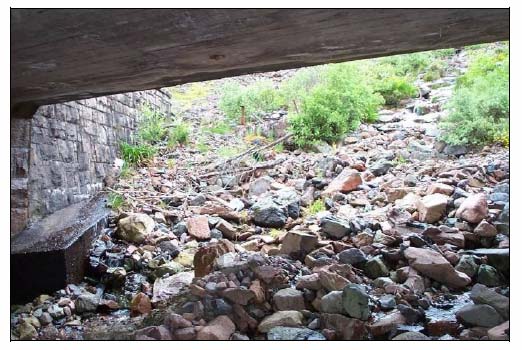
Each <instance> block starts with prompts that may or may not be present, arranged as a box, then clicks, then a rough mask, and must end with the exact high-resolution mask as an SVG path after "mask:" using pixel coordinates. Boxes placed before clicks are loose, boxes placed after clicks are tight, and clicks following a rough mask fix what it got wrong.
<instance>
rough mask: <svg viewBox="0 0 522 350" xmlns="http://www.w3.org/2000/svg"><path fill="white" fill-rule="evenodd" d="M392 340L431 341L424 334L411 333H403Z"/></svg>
mask: <svg viewBox="0 0 522 350" xmlns="http://www.w3.org/2000/svg"><path fill="white" fill-rule="evenodd" d="M392 340H430V338H429V337H428V336H426V335H424V334H422V333H419V332H414V331H410V332H404V333H401V334H399V335H397V336H395V337H394V338H392Z"/></svg>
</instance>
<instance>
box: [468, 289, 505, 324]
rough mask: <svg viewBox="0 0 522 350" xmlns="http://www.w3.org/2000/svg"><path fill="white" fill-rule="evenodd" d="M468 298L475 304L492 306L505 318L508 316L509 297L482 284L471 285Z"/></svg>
mask: <svg viewBox="0 0 522 350" xmlns="http://www.w3.org/2000/svg"><path fill="white" fill-rule="evenodd" d="M470 298H471V300H473V302H474V303H475V304H486V305H489V306H491V307H493V308H494V309H495V310H497V312H498V313H499V314H500V315H501V316H502V317H504V318H505V319H508V318H509V298H508V297H506V296H503V295H502V294H499V293H497V292H495V291H494V290H493V289H490V288H488V287H486V286H485V285H483V284H480V283H477V284H475V285H474V286H473V288H472V289H471V293H470Z"/></svg>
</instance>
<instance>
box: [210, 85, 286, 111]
mask: <svg viewBox="0 0 522 350" xmlns="http://www.w3.org/2000/svg"><path fill="white" fill-rule="evenodd" d="M222 91H223V92H222V96H221V100H220V103H219V108H220V109H221V111H223V113H224V114H225V115H226V116H227V117H228V118H230V119H233V120H239V118H240V117H241V106H244V107H245V115H246V117H247V119H249V120H250V119H252V117H254V116H256V115H258V114H260V113H269V112H272V111H275V110H277V109H278V108H280V106H281V97H280V96H279V94H278V92H277V91H276V89H275V87H274V85H273V84H272V82H271V81H269V80H260V81H258V82H256V83H254V84H252V85H249V86H247V87H243V86H241V85H239V84H238V83H228V84H225V85H223V87H222Z"/></svg>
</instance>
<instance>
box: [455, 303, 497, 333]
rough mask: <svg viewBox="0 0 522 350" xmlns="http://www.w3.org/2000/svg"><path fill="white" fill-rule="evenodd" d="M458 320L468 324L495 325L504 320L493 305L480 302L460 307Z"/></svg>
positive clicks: (457, 314)
mask: <svg viewBox="0 0 522 350" xmlns="http://www.w3.org/2000/svg"><path fill="white" fill-rule="evenodd" d="M455 315H456V316H457V320H458V321H459V322H460V323H462V324H464V325H467V326H477V327H486V328H490V327H495V326H498V325H499V324H501V323H502V322H503V320H502V317H501V316H500V315H499V314H498V312H497V311H496V310H495V309H494V308H493V307H491V306H489V305H485V304H480V305H473V304H469V305H466V306H463V307H462V308H460V309H459V310H458V311H457V313H456V314H455Z"/></svg>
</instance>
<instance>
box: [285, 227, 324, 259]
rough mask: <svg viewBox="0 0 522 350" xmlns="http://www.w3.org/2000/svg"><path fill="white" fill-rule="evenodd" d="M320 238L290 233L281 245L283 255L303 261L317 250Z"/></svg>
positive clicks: (301, 233)
mask: <svg viewBox="0 0 522 350" xmlns="http://www.w3.org/2000/svg"><path fill="white" fill-rule="evenodd" d="M318 240H319V239H318V237H317V236H316V235H313V234H308V233H305V232H299V231H290V232H288V233H287V234H286V235H285V238H284V239H283V242H282V245H281V250H280V253H281V254H286V255H289V256H290V257H291V258H294V259H303V258H304V257H305V256H306V255H307V254H308V253H310V252H311V251H312V250H314V249H315V247H316V246H317V243H318Z"/></svg>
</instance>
